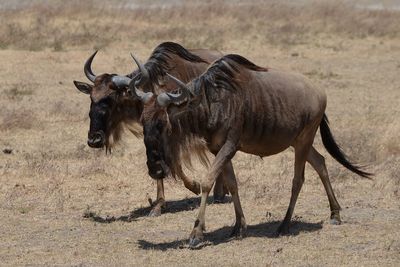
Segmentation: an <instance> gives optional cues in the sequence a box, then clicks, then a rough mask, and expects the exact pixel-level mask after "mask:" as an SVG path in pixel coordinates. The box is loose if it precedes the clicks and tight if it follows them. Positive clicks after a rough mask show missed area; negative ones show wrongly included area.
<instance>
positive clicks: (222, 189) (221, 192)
mask: <svg viewBox="0 0 400 267" xmlns="http://www.w3.org/2000/svg"><path fill="white" fill-rule="evenodd" d="M224 175H225V174H224V173H221V174H220V175H219V176H218V178H217V180H216V181H215V185H214V193H213V197H214V203H223V202H224V199H225V195H227V194H228V188H227V187H226V186H225V184H224Z"/></svg>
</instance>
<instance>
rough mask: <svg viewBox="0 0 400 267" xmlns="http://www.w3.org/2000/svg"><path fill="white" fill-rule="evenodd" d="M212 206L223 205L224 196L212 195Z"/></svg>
mask: <svg viewBox="0 0 400 267" xmlns="http://www.w3.org/2000/svg"><path fill="white" fill-rule="evenodd" d="M213 202H214V204H221V203H225V195H222V196H221V195H214V200H213Z"/></svg>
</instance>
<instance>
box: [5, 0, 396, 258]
mask: <svg viewBox="0 0 400 267" xmlns="http://www.w3.org/2000/svg"><path fill="white" fill-rule="evenodd" d="M74 3H77V2H74ZM212 3H213V2H207V4H205V5H206V7H207V8H208V9H207V8H205V9H204V7H203V9H202V12H204V14H203V15H204V20H205V21H206V22H204V23H203V22H202V23H200V22H199V21H198V19H199V18H198V17H196V16H193V18H191V15H188V16H186V17H185V14H186V13H187V12H189V11H191V12H193V10H191V9H190V7H184V8H183V11H174V12H178V13H168V12H169V11H168V10H167V11H165V10H161V11H160V12H161V13H160V14H161V15H160V16H161V18H156V19H155V21H154V20H151V19H148V18H146V16H145V15H146V14H147V15H149V14H150V15H151V14H152V13H151V12H154V11H151V10H150V11H146V10H144V11H143V10H141V12H150V13H145V15H143V14H142V15H141V16H139V15H138V17H137V18H136V21H135V25H136V26H137V25H139V26H141V27H147V28H146V29H147V31H151V30H153V29H154V31H156V30H155V29H157V31H156V33H154V35H152V34H150V32H148V33H147V35H145V36H144V37H143V36H141V37H143V38H146V39H140V38H133V37H131V36H129V37H126V38H123V37H121V36H120V35H119V32H117V31H114V30H113V29H114V28H113V27H116V28H122V29H123V30H124V31H125V32H128V31H129V28H127V27H126V24H124V23H125V22H124V18H126V19H127V20H128V18H127V17H124V16H121V17H119V18H113V19H112V20H110V21H111V22H110V23H111V25H112V26H110V29H109V31H108V32H107V33H108V34H110V36H111V35H113V36H116V38H117V41H110V40H109V39H107V38H108V35H106V36H105V37H104V36H100V35H99V34H93V35H92V36H91V35H89V36H86V37H82V36H81V34H83V33H81V32H78V33H77V32H74V31H72V30H70V28H68V25H72V24H73V23H76V21H74V18H75V17H74V16H75V13H72V12H71V11H70V10H68V9H66V10H64V11H63V10H57V11H49V12H50V13H44V15H43V16H48V17H50V20H48V21H45V22H40V21H39V22H37V23H39V24H37V25H36V26H35V27H37V28H35V29H36V30H38V31H39V32H40V34H39V35H32V32H31V31H29V30H27V29H29V28H26V27H25V26H24V25H25V24H26V23H27V21H29V20H31V19H32V18H34V19H36V20H37V19H38V17H40V16H39V15H38V13H35V12H36V11H32V10H22V11H21V10H20V11H18V10H17V11H15V10H14V11H12V12H14V13H10V12H6V13H4V14H3V15H4V16H3V18H10V20H9V21H7V23H8V24H7V25H11V26H7V27H8V28H7V27H6V26H4V25H5V23H6V21H5V20H3V21H2V25H3V26H2V27H3V28H1V27H0V38H1V39H0V41H1V42H0V47H1V48H2V49H1V50H0V63H1V64H0V92H1V94H0V107H1V111H0V149H1V150H0V212H1V214H2V216H0V240H1V241H0V265H2V266H26V265H29V266H36V265H46V266H47V265H48V266H116V265H118V266H129V265H135V266H161V265H162V266H244V265H247V266H399V265H400V231H399V226H400V191H399V190H400V173H399V170H398V166H400V142H399V140H400V119H399V118H400V107H399V104H400V75H399V74H400V35H399V34H397V33H396V28H393V27H397V28H399V24H396V25H397V26H396V25H392V24H390V22H389V21H386V20H388V18H389V17H390V19H391V20H392V23H397V22H398V21H399V19H400V13H398V12H389V13H382V12H385V11H374V12H372V13H368V14H369V15H368V16H366V17H363V16H364V15H365V14H364V13H363V14H361V15H360V14H359V12H361V11H357V10H353V11H348V12H355V13H354V16H361V17H359V18H360V19H359V20H357V22H358V23H360V24H359V25H358V26H357V27H358V28H357V31H356V30H354V32H352V28H351V27H352V25H350V24H349V27H347V28H346V27H344V26H343V25H342V26H340V27H339V26H338V25H339V24H340V21H341V22H343V21H346V19H348V18H347V17H344V18H343V19H340V21H339V20H337V21H336V22H335V20H334V19H331V17H330V16H332V17H333V16H337V14H339V13H335V12H336V11H335V10H336V9H334V10H333V9H326V10H325V11H326V12H328V13H326V14H325V13H318V14H319V15H318V16H319V17H318V18H316V16H317V15H315V16H314V17H312V16H311V15H310V17H307V16H308V15H307V16H306V15H304V14H302V15H301V17H295V19H296V18H297V19H300V20H301V21H300V23H305V24H304V25H305V26H302V28H301V29H300V28H290V27H294V26H293V25H294V24H296V21H294V22H291V23H292V24H285V25H286V26H285V25H283V24H282V23H281V22H282V21H278V22H276V21H275V22H274V21H269V20H268V18H265V21H264V20H261V19H259V18H260V17H259V16H262V14H260V13H257V12H256V11H255V10H254V9H252V8H249V9H247V7H246V3H245V2H241V3H242V6H240V7H236V8H238V9H241V10H242V11H243V12H255V13H254V14H255V15H254V17H252V16H251V15H252V14H253V13H248V14H247V16H248V17H249V19H248V23H249V24H247V26H246V25H244V26H242V28H240V27H239V26H238V25H239V24H238V23H243V20H240V18H236V17H235V16H233V15H229V14H226V13H224V12H222V11H221V12H220V11H218V10H223V9H222V8H221V7H219V9H218V8H217V11H213V12H217V13H218V12H220V13H218V14H219V15H218V16H217V15H215V14H214V13H213V14H211V15H208V13H207V10H211V9H212V7H208V6H207V5H212ZM265 5H267V4H265ZM271 5H272V4H271ZM269 7H271V8H275V9H276V10H278V9H277V7H276V6H261V7H260V8H261V9H262V8H265V9H267V8H269ZM34 8H38V7H34ZM40 8H43V7H39V10H42V9H40ZM230 8H234V7H230ZM280 8H287V9H290V8H291V7H280ZM308 8H309V9H310V7H308ZM46 10H47V9H46ZM232 10H233V11H235V10H234V9H232ZM232 10H231V9H230V10H228V11H232ZM252 10H253V11H252ZM285 10H286V9H285ZM311 10H312V9H311ZM332 10H333V11H332ZM233 11H232V12H233ZM46 12H47V11H46ZM51 12H54V13H51ZM63 12H64V13H63ZM136 12H137V11H136ZM163 12H164V13H163ZM179 12H182V13H179ZM285 12H286V11H285ZM292 12H293V14H298V12H296V10H294V11H292ZM307 12H308V13H307V14H315V13H313V12H310V11H307ZM329 12H330V13H329ZM211 13H212V12H211ZM12 14H14V16H12ZM49 14H50V15H49ZM60 14H66V15H65V16H64V17H61V18H59V16H60ZM77 14H78V15H77V16H78V17H79V18H82V17H85V16H87V17H89V15H85V14H84V12H83V13H79V12H78V13H77ZM168 14H169V15H168ZM284 14H286V13H284ZM321 14H323V15H322V16H326V23H327V24H326V25H324V20H321V19H320V18H321ZM324 14H325V15H324ZM53 15H54V16H57V18H58V19H60V20H61V19H63V20H64V22H65V21H67V22H68V21H69V23H70V24H63V25H64V26H65V28H60V31H61V32H62V29H66V30H65V31H67V30H68V31H69V32H70V33H71V34H72V35H71V36H72V37H71V38H78V37H79V36H80V37H79V38H81V39H79V38H78V39H74V40H75V41H76V43H68V42H67V41H65V42H67V44H65V43H64V40H69V39H68V38H67V37H66V36H64V35H62V34H61V33H60V35H57V36H58V37H57V38H59V39H49V38H50V37H49V36H54V34H56V33H57V31H53V30H52V29H53V28H51V27H53V26H54V25H56V24H57V23H59V24H57V25H60V23H61V22H57V23H56V24H54V25H53V24H51V23H55V22H54V20H51V18H53V17H51V16H53ZM167 15H168V16H171V21H172V22H171V24H168V23H167V22H165V21H163V19H162V18H163V17H162V16H164V17H165V16H167ZM340 15H343V14H342V13H340ZM107 16H109V14H108V15H107ZM208 16H210V17H208ZM224 16H225V17H224ZM294 16H297V15H294ZM299 16H300V15H299ZM343 16H344V15H343ZM179 17H182V18H183V19H184V21H183V22H179V23H178V22H177V21H179V19H178V18H179ZM349 17H353V16H352V15H351V14H350V15H349ZM107 18H109V17H107ZM310 18H311V19H312V20H311V22H310V23H311V24H310V23H309V24H307V22H306V21H308V19H310ZM130 19H132V20H135V19H134V18H130ZM238 20H240V21H238ZM321 21H322V22H321ZM360 21H361V22H360ZM97 22H98V21H97ZM269 22H270V23H271V24H269ZM364 22H365V23H364ZM377 22H385V23H387V25H386V26H385V25H380V24H378V23H377ZM40 23H42V24H40ZM87 23H88V24H87V25H86V26H87V27H89V28H90V25H93V24H90V21H89V22H87ZM129 23H130V22H129ZM196 23H197V24H196ZM207 23H213V24H215V25H217V26H215V27H216V29H215V30H210V29H208V28H207V27H209V25H208V24H207ZM335 23H337V24H335ZM363 23H364V24H363ZM183 24H185V25H183ZM12 25H14V26H12ZM15 25H17V26H15ZM18 25H19V26H18ZM51 25H53V26H51ZM124 25H125V26H124ZM188 25H189V26H188ZM240 25H241V24H240ZM249 25H250V26H249ZM251 25H255V26H254V27H253V26H251ZM310 25H311V26H310ZM365 25H372V26H371V28H368V29H365V28H363V27H364V26H365ZM314 26H315V27H316V30H315V28H314ZM4 27H6V28H4ZM10 27H11V28H10ZM12 27H14V28H12ZM24 27H25V28H24ZM39 27H42V28H39ZM99 27H100V29H103V28H102V26H99ZM190 27H195V28H196V29H195V31H196V32H195V33H192V32H191V31H190V29H191V28H190ZM288 27H289V28H288ZM341 27H342V28H343V29H347V30H348V32H346V30H343V29H342V28H341ZM365 27H366V26H365ZM390 27H392V28H390ZM10 29H11V30H10ZM12 29H14V30H12ZM16 29H17V30H16ZM46 29H50V30H49V31H45V30H46ZM224 29H225V30H226V31H225V30H224ZM235 29H238V31H240V32H236V31H235ZM299 29H300V30H302V34H301V35H298V34H297V32H298V30H299ZM380 29H382V30H380ZM383 29H384V30H386V31H387V32H382V31H383ZM180 30H183V31H184V34H183V35H180V34H179V31H180ZM264 30H265V31H264ZM358 30H359V31H358ZM24 31H26V32H24ZM110 31H111V33H110ZM137 31H138V29H137V27H132V32H135V33H137ZM176 31H178V33H176ZM390 31H392V32H390ZM164 32H168V34H163V33H164ZM7 33H8V34H9V35H7ZM140 33H142V34H144V33H145V31H144V30H143V31H141V32H140ZM381 33H382V34H381ZM399 33H400V31H399ZM10 34H19V36H22V37H24V38H22V37H21V39H12V37H10V36H11V35H10ZM24 34H25V35H24ZM73 34H75V35H73ZM207 34H209V37H208V38H209V39H207V38H206V37H205V35H207ZM221 34H222V36H221ZM77 36H78V37H77ZM196 36H197V37H198V39H199V40H198V41H197V39H196ZM91 37H92V38H94V39H93V40H91V39H90V38H91ZM13 38H14V37H13ZM15 38H16V37H15ZM51 38H53V37H51ZM85 38H89V39H90V40H86V39H85ZM96 38H97V39H96ZM118 38H120V39H118ZM210 38H213V39H210ZM218 38H219V39H218ZM18 40H19V41H18ZM48 40H51V41H48ZM166 40H174V41H177V42H180V43H182V44H183V45H184V46H188V47H203V48H207V47H212V48H218V49H221V50H222V51H224V52H234V53H238V54H241V55H243V56H246V57H247V58H249V59H250V60H252V61H253V62H255V63H256V64H258V65H261V66H268V67H273V68H281V69H285V70H289V71H294V72H300V73H303V74H305V75H306V76H308V77H309V78H311V80H312V81H313V82H314V83H316V84H317V85H319V86H320V87H321V88H323V89H325V90H326V92H327V95H328V107H327V115H328V117H329V119H330V122H331V128H332V131H333V133H334V135H335V137H336V139H337V141H338V143H339V144H341V146H342V148H343V150H344V151H345V152H346V153H347V154H348V155H349V156H350V157H351V158H352V159H354V160H355V161H356V162H359V163H360V164H361V165H366V166H367V170H369V171H371V172H374V173H375V176H374V177H373V179H372V180H367V179H363V178H360V177H357V176H356V175H354V174H352V173H350V172H349V171H347V170H346V169H344V168H343V167H342V166H341V165H339V164H338V163H337V162H336V161H334V160H333V159H332V158H331V157H330V156H329V154H328V153H327V152H326V151H325V149H324V148H323V146H322V145H321V141H320V137H319V134H317V138H316V140H315V145H316V147H317V148H318V150H319V151H320V152H321V153H322V154H323V155H324V156H325V157H326V159H327V166H328V170H329V173H330V176H331V181H332V184H333V187H334V191H335V193H336V196H337V198H338V201H339V203H340V204H341V206H342V209H343V210H342V213H341V214H342V219H343V224H342V225H330V224H329V215H330V211H329V205H328V200H327V197H326V194H325V192H324V190H323V186H322V183H321V182H320V180H319V178H318V176H317V174H316V172H315V171H314V170H312V169H311V168H310V167H309V166H308V167H307V169H306V181H305V184H304V186H303V189H302V191H301V193H300V196H299V199H298V202H297V206H296V209H295V216H294V218H293V224H292V227H291V231H290V235H288V236H283V237H276V236H275V231H276V229H277V227H278V224H279V222H280V221H281V220H282V219H283V217H284V214H285V212H286V208H287V205H288V203H289V197H290V189H291V178H292V175H293V151H292V150H290V149H289V150H287V151H285V152H284V153H281V154H279V155H276V156H272V157H269V158H264V159H263V160H262V159H260V158H259V157H256V156H251V155H247V154H243V153H238V154H237V155H236V156H235V158H234V160H233V164H234V168H235V171H236V174H237V178H238V182H239V194H240V197H241V201H242V205H243V210H244V213H245V216H246V220H247V224H248V233H247V237H246V238H244V239H242V240H236V239H229V238H228V236H229V233H230V229H231V227H232V225H233V223H234V211H233V205H232V203H229V201H228V202H227V203H224V204H211V203H210V204H209V205H208V206H207V211H206V227H207V233H206V236H205V242H204V245H203V246H201V247H200V248H199V249H197V250H191V249H188V248H187V247H186V245H185V244H186V241H187V238H188V236H189V233H190V231H191V229H192V227H193V223H194V220H195V217H196V215H197V207H198V205H199V197H198V196H195V195H193V194H192V193H191V192H189V191H188V190H186V189H185V188H184V186H183V184H182V182H181V181H174V180H167V181H166V182H165V183H166V189H165V190H166V198H167V200H168V203H167V205H168V207H167V210H165V212H164V214H163V215H161V216H160V217H147V216H146V214H147V213H148V211H149V203H148V198H149V197H151V198H153V200H154V198H155V190H156V188H155V182H154V181H153V180H152V179H151V178H150V177H149V176H148V175H147V167H146V164H145V161H146V154H145V148H144V145H143V141H142V140H141V139H137V138H136V137H134V136H132V135H130V134H128V133H127V134H126V135H125V136H124V138H123V139H124V140H123V143H122V144H120V145H119V146H117V147H116V148H115V149H114V150H113V153H112V154H111V155H110V154H109V155H106V154H105V151H104V150H94V149H90V148H89V147H88V146H87V145H86V138H87V131H88V127H89V119H88V110H89V105H90V100H89V98H88V97H87V96H86V95H84V94H82V93H80V92H78V91H77V90H76V89H75V87H74V85H73V83H72V81H73V80H81V81H86V78H85V76H84V74H83V63H84V61H85V60H86V58H87V57H88V56H89V55H90V54H91V53H92V51H93V50H94V49H95V48H99V46H97V44H98V43H99V42H100V43H101V45H100V48H101V51H100V53H99V54H98V56H97V57H96V59H95V61H94V63H93V69H94V71H95V72H96V73H104V72H111V73H114V72H115V73H120V74H125V73H128V72H129V71H131V69H132V67H133V64H132V63H131V60H130V57H129V53H130V52H134V53H135V54H136V55H138V56H139V57H140V58H141V59H142V61H144V60H145V59H146V58H147V57H148V56H149V54H150V53H151V51H152V49H153V48H154V47H155V46H156V45H157V44H159V43H160V42H161V41H166ZM24 42H25V43H24ZM29 42H31V43H29ZM32 42H38V43H40V45H41V46H42V47H41V48H40V47H39V48H38V47H37V46H30V45H32ZM79 42H80V43H79ZM205 171H206V170H205V169H204V167H201V166H200V165H196V169H195V170H194V171H193V172H191V175H193V176H194V177H195V178H196V179H202V177H204V173H205Z"/></svg>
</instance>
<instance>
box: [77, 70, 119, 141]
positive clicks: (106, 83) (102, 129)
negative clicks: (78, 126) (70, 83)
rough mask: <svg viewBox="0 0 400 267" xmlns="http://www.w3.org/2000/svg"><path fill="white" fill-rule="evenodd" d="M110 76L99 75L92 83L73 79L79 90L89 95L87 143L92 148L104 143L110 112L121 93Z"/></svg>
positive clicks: (107, 131) (107, 132)
mask: <svg viewBox="0 0 400 267" xmlns="http://www.w3.org/2000/svg"><path fill="white" fill-rule="evenodd" d="M112 77H113V75H110V74H102V75H99V76H97V77H96V79H95V82H94V85H90V84H86V83H82V82H76V81H74V84H75V86H76V87H77V88H78V90H79V91H81V92H84V93H86V94H89V95H90V99H91V104H90V111H89V118H90V128H89V132H88V141H87V143H88V145H89V146H90V147H92V148H102V147H104V146H105V145H106V142H107V138H108V135H109V132H110V131H109V129H108V127H109V125H110V118H111V113H112V111H113V109H114V107H115V105H116V103H117V98H118V94H120V93H121V92H119V91H118V88H117V87H116V86H115V84H114V83H113V82H112Z"/></svg>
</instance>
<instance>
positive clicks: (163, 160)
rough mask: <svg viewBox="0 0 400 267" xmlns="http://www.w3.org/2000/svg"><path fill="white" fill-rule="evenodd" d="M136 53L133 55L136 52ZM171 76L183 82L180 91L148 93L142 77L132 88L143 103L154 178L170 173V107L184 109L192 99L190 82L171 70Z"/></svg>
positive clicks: (147, 148) (145, 139) (131, 84)
mask: <svg viewBox="0 0 400 267" xmlns="http://www.w3.org/2000/svg"><path fill="white" fill-rule="evenodd" d="M132 57H133V56H132ZM133 59H134V60H135V62H136V63H137V64H138V66H139V69H143V66H140V63H139V62H138V61H137V60H136V59H135V58H134V57H133ZM168 76H169V77H170V78H171V79H172V80H173V81H174V82H175V83H177V84H178V85H179V87H180V91H181V92H178V93H166V92H165V93H161V94H158V95H157V94H154V93H152V92H147V93H144V92H143V91H141V90H139V89H138V84H139V83H140V81H134V80H132V81H131V82H130V84H129V90H130V92H131V94H132V95H133V97H134V98H136V99H139V100H140V101H141V102H142V103H143V104H144V108H143V113H142V117H141V122H142V125H143V134H144V143H145V146H146V154H147V167H148V170H149V175H150V176H151V177H152V178H153V179H163V178H165V177H166V176H168V175H169V173H170V168H169V167H168V166H169V165H170V164H169V163H170V159H169V155H170V151H169V146H168V143H167V138H168V135H169V130H170V129H171V125H170V120H169V113H168V109H169V106H170V105H174V106H176V107H177V108H178V109H184V108H185V106H184V104H185V103H186V102H187V101H188V99H189V96H190V91H189V89H188V88H187V87H186V85H185V84H184V83H183V82H181V81H179V80H178V79H176V78H175V77H173V76H171V75H169V74H168Z"/></svg>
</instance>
